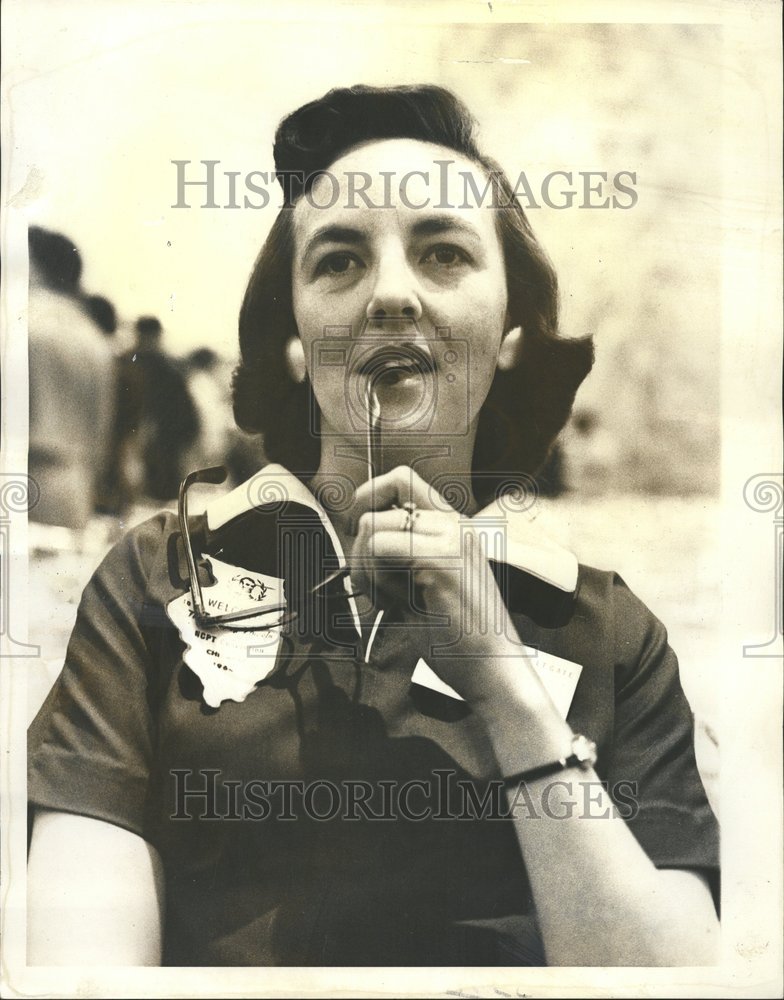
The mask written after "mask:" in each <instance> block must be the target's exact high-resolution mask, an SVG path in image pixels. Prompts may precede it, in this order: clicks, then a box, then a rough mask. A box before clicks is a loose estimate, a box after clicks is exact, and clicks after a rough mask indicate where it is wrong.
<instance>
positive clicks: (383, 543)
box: [351, 466, 549, 706]
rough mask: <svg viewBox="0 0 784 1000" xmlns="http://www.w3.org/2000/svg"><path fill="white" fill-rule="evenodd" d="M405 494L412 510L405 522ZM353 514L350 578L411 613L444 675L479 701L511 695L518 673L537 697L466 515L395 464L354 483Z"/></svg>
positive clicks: (425, 652) (428, 657)
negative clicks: (358, 485)
mask: <svg viewBox="0 0 784 1000" xmlns="http://www.w3.org/2000/svg"><path fill="white" fill-rule="evenodd" d="M409 502H413V503H414V504H415V505H416V510H415V512H414V513H413V515H412V516H411V525H410V530H405V527H406V524H407V522H408V521H409V515H408V514H407V512H406V511H405V510H403V509H402V508H403V505H404V504H406V503H409ZM354 519H355V523H356V526H357V536H356V541H355V543H354V548H353V550H352V555H351V564H352V581H353V583H354V586H355V587H356V588H357V589H360V590H363V591H365V592H368V593H371V594H372V593H374V592H379V593H380V594H381V595H383V596H382V600H383V599H384V598H386V600H387V601H388V602H393V603H394V604H395V606H396V607H397V608H398V609H399V610H400V613H401V614H402V617H403V620H404V621H406V622H410V623H411V640H412V643H414V644H415V647H418V652H419V653H420V655H421V656H422V658H423V659H424V660H425V661H426V662H427V664H428V666H430V667H431V668H432V669H433V670H435V672H436V673H437V674H439V676H440V677H441V678H442V679H443V680H444V681H446V683H447V684H449V685H450V686H451V687H453V688H454V689H455V690H456V691H457V692H458V693H459V694H461V695H462V696H463V697H464V698H465V699H466V701H467V702H468V703H469V704H472V705H477V706H478V705H480V704H486V703H488V702H490V701H492V702H495V701H496V700H499V701H502V700H504V699H505V698H508V697H509V695H510V694H511V693H513V692H514V693H515V695H519V694H520V687H521V675H522V676H523V677H524V678H525V679H526V680H527V682H528V687H529V688H530V694H529V696H530V697H531V698H533V699H534V700H535V701H536V702H537V704H538V703H539V702H540V700H541V699H542V698H547V695H546V693H545V692H544V690H543V689H542V688H541V685H540V683H539V681H538V678H537V677H536V675H535V673H534V671H533V670H532V669H531V668H530V665H527V664H526V657H525V656H524V655H523V650H522V644H521V641H520V638H519V636H518V635H517V632H516V630H515V628H514V625H513V623H512V621H511V619H510V617H509V614H508V612H507V610H506V606H505V604H504V601H503V598H502V596H501V593H500V591H499V589H498V585H497V583H496V581H495V577H494V575H493V572H492V570H491V568H490V564H489V562H488V560H487V557H486V555H485V552H484V550H483V546H482V540H481V538H480V537H479V535H478V534H477V533H476V532H475V531H474V528H473V526H472V523H471V521H470V520H469V519H468V518H466V517H462V516H461V515H460V514H458V513H457V511H455V510H452V509H451V508H450V506H449V503H448V502H447V501H446V500H445V499H444V497H442V496H441V495H440V494H439V493H438V492H437V491H436V490H435V489H433V487H431V486H430V485H429V484H428V483H427V482H425V481H424V480H423V479H422V478H421V477H420V476H418V475H417V473H416V472H414V470H413V469H410V468H408V467H406V466H400V467H398V468H396V469H393V470H392V471H391V472H389V473H387V474H386V475H383V476H379V477H378V478H377V479H373V480H370V481H369V482H367V483H365V484H363V485H362V486H361V487H360V488H359V489H358V490H357V494H356V498H355V502H354ZM428 619H429V624H428ZM548 700H549V699H548Z"/></svg>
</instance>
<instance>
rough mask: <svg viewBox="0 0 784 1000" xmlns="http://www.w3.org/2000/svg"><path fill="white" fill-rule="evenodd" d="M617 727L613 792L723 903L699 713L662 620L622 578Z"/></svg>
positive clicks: (616, 607) (618, 584)
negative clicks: (700, 754) (699, 744)
mask: <svg viewBox="0 0 784 1000" xmlns="http://www.w3.org/2000/svg"><path fill="white" fill-rule="evenodd" d="M612 604H613V611H614V618H615V621H614V636H615V650H614V656H615V660H614V662H615V727H614V734H613V747H612V752H611V757H610V760H609V762H608V766H607V767H606V768H605V776H606V778H607V781H608V784H609V789H610V792H611V794H612V795H613V797H614V798H615V800H616V804H617V805H618V806H619V810H621V811H622V812H623V813H624V815H626V816H627V817H628V820H627V821H628V824H629V827H630V829H631V830H632V832H633V833H634V835H635V837H636V838H637V840H638V841H639V843H640V844H641V846H642V847H643V849H644V850H645V852H646V854H647V855H648V857H649V858H650V859H651V860H652V861H653V863H654V864H655V865H656V867H657V868H684V869H686V868H688V869H693V870H697V871H700V872H701V873H702V874H704V875H705V876H706V877H707V878H708V880H709V882H710V884H711V889H712V891H713V894H714V899H715V900H716V902H717V904H718V889H719V831H718V824H717V822H716V817H715V816H714V814H713V811H712V809H711V807H710V805H709V803H708V799H707V796H706V794H705V789H704V787H703V784H702V780H701V778H700V774H699V771H698V769H697V763H696V759H695V754H694V718H693V715H692V711H691V708H690V706H689V703H688V701H687V699H686V696H685V694H684V692H683V689H682V687H681V683H680V677H679V671H678V661H677V658H676V656H675V653H674V652H673V650H672V649H671V648H670V646H669V644H668V641H667V632H666V629H665V628H664V626H663V625H662V623H661V622H660V621H659V620H658V619H657V618H656V617H655V616H654V615H653V614H651V612H650V611H649V610H648V609H647V608H646V607H645V605H644V604H643V603H642V602H641V601H639V600H638V599H637V598H636V597H635V596H634V595H633V594H632V593H631V591H630V590H629V589H628V587H627V586H626V584H625V583H624V582H623V580H621V579H620V577H617V576H616V577H615V579H614V586H613V602H612Z"/></svg>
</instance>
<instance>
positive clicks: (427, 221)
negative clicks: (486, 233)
mask: <svg viewBox="0 0 784 1000" xmlns="http://www.w3.org/2000/svg"><path fill="white" fill-rule="evenodd" d="M455 231H456V232H459V233H462V234H463V235H464V236H468V237H470V238H471V239H473V240H476V241H481V236H480V235H479V232H478V231H477V230H476V229H475V228H474V226H472V225H471V223H470V222H467V221H466V220H464V219H460V218H457V217H456V216H454V215H431V216H428V217H427V218H424V219H419V220H418V221H417V222H415V223H414V225H413V226H412V227H411V232H412V234H413V235H414V236H439V235H441V234H442V233H450V232H455Z"/></svg>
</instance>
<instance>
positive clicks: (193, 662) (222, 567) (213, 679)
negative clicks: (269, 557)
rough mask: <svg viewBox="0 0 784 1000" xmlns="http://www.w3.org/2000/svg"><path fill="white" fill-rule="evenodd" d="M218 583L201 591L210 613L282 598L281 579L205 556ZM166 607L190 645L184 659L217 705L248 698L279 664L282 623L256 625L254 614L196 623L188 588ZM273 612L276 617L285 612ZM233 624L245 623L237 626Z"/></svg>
mask: <svg viewBox="0 0 784 1000" xmlns="http://www.w3.org/2000/svg"><path fill="white" fill-rule="evenodd" d="M205 559H206V562H207V563H208V565H209V567H210V572H211V573H212V576H213V577H214V578H215V581H216V582H215V584H213V585H211V586H209V587H204V588H203V589H202V595H203V598H204V603H205V606H206V610H207V611H208V612H210V613H211V614H225V613H228V612H233V611H241V610H244V609H245V608H248V607H254V606H258V608H259V610H260V611H261V610H263V608H264V607H265V606H267V607H270V606H272V605H276V604H278V605H279V604H283V603H284V597H283V581H282V580H279V579H277V578H276V577H272V576H264V574H262V573H252V572H251V571H250V570H247V569H243V568H242V567H240V566H231V565H230V564H229V563H225V562H221V561H220V560H219V559H215V558H214V557H205ZM166 613H167V614H168V616H169V618H171V620H172V622H173V623H174V624H175V625H176V627H177V630H178V631H179V633H180V637H181V638H182V641H183V642H184V643H185V646H186V649H185V652H184V654H183V660H184V661H185V663H186V664H187V666H188V667H190V669H191V670H192V671H193V672H194V673H195V674H196V676H197V677H198V678H199V680H200V681H201V682H202V684H203V685H204V701H205V702H206V703H207V704H208V705H209V706H210V707H211V708H219V707H220V705H221V703H222V702H224V701H244V700H245V699H246V698H247V696H248V695H249V694H250V692H251V691H252V690H253V689H254V687H255V686H256V685H257V684H258V683H259V681H263V680H264V678H265V677H266V676H267V675H268V674H269V673H271V672H272V670H273V668H274V667H275V661H276V659H277V655H278V649H279V647H280V632H281V630H280V628H258V629H256V628H254V629H252V631H249V629H251V627H252V626H253V619H252V618H251V619H246V620H241V621H237V622H235V623H230V624H229V625H211V626H209V627H207V628H205V627H203V626H201V625H198V624H197V623H196V620H195V617H194V613H193V603H192V601H191V595H190V593H186V594H182V595H181V596H180V597H177V598H175V599H174V600H173V601H170V602H169V604H168V606H167V608H166ZM282 613H283V612H281V613H280V614H274V613H272V614H270V615H269V619H270V620H271V621H273V622H274V621H277V620H278V619H279V618H280V616H281V614H282ZM232 626H241V627H242V628H243V629H244V631H238V630H237V629H236V628H234V627H232Z"/></svg>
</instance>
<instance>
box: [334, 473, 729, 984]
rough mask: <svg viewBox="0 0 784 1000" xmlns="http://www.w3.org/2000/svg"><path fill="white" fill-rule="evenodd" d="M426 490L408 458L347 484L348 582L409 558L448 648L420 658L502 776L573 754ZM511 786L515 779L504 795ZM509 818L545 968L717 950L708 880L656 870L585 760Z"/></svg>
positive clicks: (472, 551)
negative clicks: (465, 712) (351, 527)
mask: <svg viewBox="0 0 784 1000" xmlns="http://www.w3.org/2000/svg"><path fill="white" fill-rule="evenodd" d="M371 487H372V488H371ZM409 495H410V496H413V498H414V499H415V500H416V502H417V504H418V505H419V508H420V510H421V514H420V515H419V517H418V518H417V520H416V522H415V524H414V525H413V531H411V532H410V533H409V532H404V531H401V530H400V524H401V518H400V511H399V510H386V509H384V508H385V507H387V506H388V505H389V503H390V497H391V498H392V501H394V502H396V503H397V505H398V506H400V505H401V503H402V502H403V500H404V499H406V498H407V496H409ZM431 498H432V492H430V491H429V487H428V486H427V484H426V483H424V482H423V481H422V480H421V479H420V478H419V477H418V476H417V475H416V473H414V472H412V470H410V469H396V470H394V471H393V472H391V473H389V474H387V475H386V476H383V477H380V478H378V479H376V480H375V481H374V482H373V483H372V484H365V485H364V486H363V487H361V488H360V489H359V490H358V491H357V500H356V502H355V508H357V513H358V514H361V516H360V517H359V520H358V529H359V530H358V535H357V540H356V543H355V546H354V553H352V555H354V554H356V555H357V556H358V557H359V563H358V569H357V572H356V576H357V584H358V589H367V588H368V587H369V586H370V585H371V582H372V581H371V579H370V570H371V568H374V569H376V571H377V576H378V579H379V580H380V581H381V582H382V583H383V569H384V564H385V563H386V564H387V565H393V564H394V562H393V561H394V560H396V561H397V563H398V564H399V563H400V561H401V560H403V563H404V564H407V565H408V566H410V568H411V570H412V571H413V573H414V580H415V581H416V583H417V584H418V585H419V587H420V589H421V593H422V596H423V599H424V604H425V608H426V610H427V611H428V612H430V613H434V614H437V615H440V616H442V620H443V621H444V622H446V623H448V624H446V625H444V626H439V628H438V634H434V635H433V637H432V638H433V640H434V641H435V642H436V644H437V645H440V646H441V648H442V649H444V648H449V649H450V652H451V653H452V654H453V656H452V655H450V656H446V655H444V654H443V653H442V654H441V655H439V656H436V657H432V658H431V657H430V656H429V655H428V651H427V649H425V650H424V651H423V654H422V655H423V656H425V658H426V659H427V662H428V665H429V666H432V667H433V669H435V670H436V671H437V673H438V674H439V675H440V676H441V677H442V679H443V680H444V681H446V683H447V684H449V685H450V686H451V687H453V688H454V689H455V690H456V691H457V692H458V693H459V694H460V695H462V696H463V698H464V699H465V700H466V702H467V703H468V704H469V705H470V706H471V708H472V710H473V712H474V713H475V714H476V715H477V717H478V718H479V719H480V720H481V721H482V722H483V724H484V729H485V731H486V733H487V735H488V738H489V741H490V743H491V745H492V747H493V750H494V754H495V758H496V761H497V763H498V767H499V770H500V772H501V774H502V775H503V776H504V777H509V776H512V775H514V774H518V773H521V772H525V771H529V770H531V769H532V768H538V767H540V766H541V765H545V764H550V763H552V762H554V761H557V760H559V759H561V758H563V757H567V756H569V754H570V752H571V750H570V743H571V738H572V736H573V735H574V734H573V733H572V730H571V728H570V727H569V726H568V724H567V723H566V722H565V720H564V719H563V718H562V717H561V716H560V715H559V713H558V711H557V709H556V708H555V706H554V704H553V702H552V700H551V699H550V696H549V695H548V694H547V692H546V691H545V689H544V687H543V685H542V683H541V681H540V680H539V677H538V676H537V674H536V672H535V671H534V669H533V667H532V666H531V664H530V662H529V658H527V657H522V656H521V655H520V643H519V639H517V641H516V642H515V641H514V637H515V630H514V626H513V624H512V622H511V620H510V619H509V618H508V616H506V620H505V622H504V625H503V627H502V628H500V629H499V628H498V627H497V623H496V622H495V619H494V618H493V615H494V612H495V609H499V608H503V607H504V605H503V602H502V600H501V597H500V594H499V593H497V592H496V589H495V588H496V584H495V581H494V579H493V576H492V573H490V572H489V571H488V569H487V566H486V559H485V556H484V555H483V554H482V550H481V546H480V545H479V543H478V541H477V542H476V543H475V544H473V545H471V546H468V547H466V545H465V540H466V539H465V533H464V532H463V531H461V529H460V526H459V524H458V519H457V515H456V514H448V513H444V512H443V509H444V508H443V507H442V508H441V511H437V510H433V509H432V503H431ZM428 508H430V509H428ZM370 511H374V512H373V513H370ZM379 570H380V573H379V572H378V571H379ZM466 620H468V621H470V622H471V624H472V627H471V628H470V629H468V630H465V629H464V628H463V622H465V621H466ZM478 667H480V669H477V668H478ZM587 735H588V736H590V733H589V734H587ZM586 784H589V793H590V802H587V800H586V788H585V786H586ZM514 796H515V792H514V789H512V790H511V791H510V805H515V804H516V803H515V798H514ZM513 815H514V825H515V831H516V834H517V838H518V841H519V843H520V848H521V852H522V855H523V859H524V861H525V866H526V869H527V871H528V875H529V879H530V883H531V888H532V890H533V894H534V899H535V902H536V910H537V914H538V919H539V923H540V926H541V930H542V937H543V941H544V946H545V953H546V956H547V961H548V963H549V964H550V965H587V966H591V965H593V966H620V965H636V966H647V965H651V966H653V965H662V966H668V965H671V966H681V965H707V964H712V963H713V962H715V961H716V947H717V935H718V920H717V918H716V914H715V910H714V907H713V902H712V899H711V896H710V892H709V890H708V887H707V885H706V883H705V882H704V881H703V880H702V878H701V877H700V876H699V875H698V874H696V873H695V872H692V871H688V870H683V871H681V870H662V869H657V868H656V866H655V865H654V864H653V862H652V861H651V860H650V858H649V857H648V855H647V854H646V853H645V851H644V850H643V848H642V847H641V846H640V844H639V843H638V841H637V839H636V838H635V836H634V834H633V833H632V832H631V830H630V829H629V827H628V826H627V825H626V823H625V821H624V820H623V819H622V818H620V817H619V816H617V815H616V814H615V811H614V806H613V803H612V801H611V799H610V797H609V795H608V794H607V793H606V792H605V791H604V790H603V789H602V786H601V785H600V783H599V778H598V776H597V775H596V773H595V772H594V771H593V770H592V769H591V770H587V771H585V770H582V769H581V768H574V769H569V770H563V771H562V772H560V773H558V774H555V775H552V776H550V777H548V778H544V779H540V780H538V781H533V782H530V783H527V784H526V785H525V800H524V802H523V805H522V806H521V807H520V808H515V809H514V810H513ZM599 817H601V818H599Z"/></svg>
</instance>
